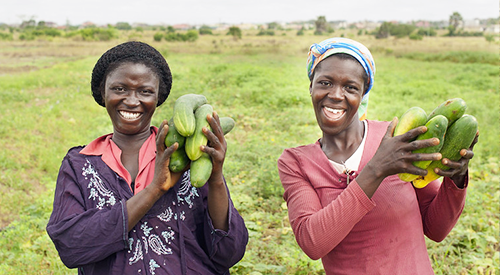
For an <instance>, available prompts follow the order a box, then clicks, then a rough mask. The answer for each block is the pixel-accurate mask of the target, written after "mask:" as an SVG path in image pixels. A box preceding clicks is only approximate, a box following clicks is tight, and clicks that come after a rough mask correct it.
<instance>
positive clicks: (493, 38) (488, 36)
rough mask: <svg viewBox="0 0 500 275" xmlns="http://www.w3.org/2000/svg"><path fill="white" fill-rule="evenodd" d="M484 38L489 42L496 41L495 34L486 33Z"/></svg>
mask: <svg viewBox="0 0 500 275" xmlns="http://www.w3.org/2000/svg"><path fill="white" fill-rule="evenodd" d="M484 38H485V39H486V41H488V42H489V43H491V42H494V41H495V36H494V35H493V34H485V35H484Z"/></svg>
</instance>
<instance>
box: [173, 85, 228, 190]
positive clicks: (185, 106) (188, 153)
mask: <svg viewBox="0 0 500 275" xmlns="http://www.w3.org/2000/svg"><path fill="white" fill-rule="evenodd" d="M212 113H213V107H212V105H210V104H208V101H207V98H206V97H205V96H204V95H200V94H185V95H182V96H180V97H179V98H178V99H177V100H176V101H175V103H174V113H173V117H172V118H171V119H170V120H169V121H168V133H167V136H166V138H165V145H166V146H167V147H170V146H172V145H173V144H174V143H176V142H177V143H179V147H178V148H177V150H176V151H175V152H174V153H172V155H171V156H170V164H169V169H170V171H172V172H181V171H183V170H184V169H185V168H186V167H187V166H188V165H189V164H191V165H190V168H189V173H190V180H191V185H193V186H194V187H197V188H200V187H202V186H203V185H205V183H206V182H207V181H208V179H209V178H210V175H211V174H212V159H211V158H210V156H209V155H208V154H207V153H204V152H203V151H201V149H200V146H204V145H207V142H208V140H207V137H206V136H205V135H204V134H203V131H202V129H203V127H206V128H208V129H210V130H211V127H210V125H209V123H208V121H207V115H209V114H210V115H212ZM219 121H220V126H221V128H222V132H223V133H224V135H225V134H227V133H229V132H230V131H231V130H232V129H233V128H234V126H235V121H234V120H233V119H232V118H230V117H221V118H220V119H219Z"/></svg>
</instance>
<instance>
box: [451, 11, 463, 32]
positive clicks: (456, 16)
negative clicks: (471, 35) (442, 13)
mask: <svg viewBox="0 0 500 275" xmlns="http://www.w3.org/2000/svg"><path fill="white" fill-rule="evenodd" d="M463 20H464V19H463V18H462V15H460V13H458V12H454V13H453V14H452V15H450V22H449V24H450V26H453V29H455V30H456V29H458V26H460V23H462V21H463Z"/></svg>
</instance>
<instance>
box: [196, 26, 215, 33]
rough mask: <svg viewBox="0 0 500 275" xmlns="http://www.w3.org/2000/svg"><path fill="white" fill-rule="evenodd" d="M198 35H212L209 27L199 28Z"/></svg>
mask: <svg viewBox="0 0 500 275" xmlns="http://www.w3.org/2000/svg"><path fill="white" fill-rule="evenodd" d="M199 33H200V35H207V34H209V35H212V28H210V27H209V26H206V25H203V26H201V27H200V29H199Z"/></svg>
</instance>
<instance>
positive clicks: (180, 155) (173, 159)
mask: <svg viewBox="0 0 500 275" xmlns="http://www.w3.org/2000/svg"><path fill="white" fill-rule="evenodd" d="M190 161H191V160H190V159H189V158H188V156H187V154H186V151H185V150H184V147H178V148H177V150H175V151H174V152H173V153H172V155H170V163H169V164H168V168H169V169H170V171H172V172H175V173H177V172H181V171H183V170H184V169H185V168H186V167H187V166H188V164H189V162H190Z"/></svg>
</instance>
